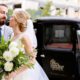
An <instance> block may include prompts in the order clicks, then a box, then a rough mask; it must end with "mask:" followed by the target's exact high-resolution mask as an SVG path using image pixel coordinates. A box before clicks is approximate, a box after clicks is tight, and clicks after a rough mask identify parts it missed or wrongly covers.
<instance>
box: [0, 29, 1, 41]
mask: <svg viewBox="0 0 80 80" xmlns="http://www.w3.org/2000/svg"><path fill="white" fill-rule="evenodd" d="M0 42H1V28H0Z"/></svg>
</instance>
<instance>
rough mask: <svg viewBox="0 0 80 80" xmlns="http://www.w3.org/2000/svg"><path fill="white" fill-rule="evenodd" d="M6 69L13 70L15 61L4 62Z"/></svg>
mask: <svg viewBox="0 0 80 80" xmlns="http://www.w3.org/2000/svg"><path fill="white" fill-rule="evenodd" d="M4 69H5V71H11V70H12V69H13V63H12V62H6V63H5V64H4Z"/></svg>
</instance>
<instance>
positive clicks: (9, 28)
mask: <svg viewBox="0 0 80 80" xmlns="http://www.w3.org/2000/svg"><path fill="white" fill-rule="evenodd" d="M4 28H5V29H6V30H12V28H11V27H10V26H7V25H4Z"/></svg>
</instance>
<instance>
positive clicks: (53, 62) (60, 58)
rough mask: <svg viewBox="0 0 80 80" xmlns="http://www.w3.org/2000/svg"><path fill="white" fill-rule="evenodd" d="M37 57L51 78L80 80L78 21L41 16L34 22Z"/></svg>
mask: <svg viewBox="0 0 80 80" xmlns="http://www.w3.org/2000/svg"><path fill="white" fill-rule="evenodd" d="M34 27H35V29H36V36H37V40H38V47H37V49H38V57H37V60H38V61H39V63H40V64H41V66H42V67H43V69H44V70H45V72H46V74H47V75H48V77H49V78H50V79H52V80H56V79H57V80H80V47H79V45H80V31H79V29H80V20H79V19H73V18H68V17H54V16H50V17H40V18H37V19H36V20H35V22H34Z"/></svg>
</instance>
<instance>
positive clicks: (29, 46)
mask: <svg viewBox="0 0 80 80" xmlns="http://www.w3.org/2000/svg"><path fill="white" fill-rule="evenodd" d="M22 43H23V44H24V48H25V51H26V54H27V55H28V56H30V58H31V62H32V63H33V64H34V63H35V62H33V61H34V60H36V55H37V52H36V50H35V49H34V48H33V47H32V44H31V41H30V39H29V37H28V36H27V35H26V36H23V38H22Z"/></svg>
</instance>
